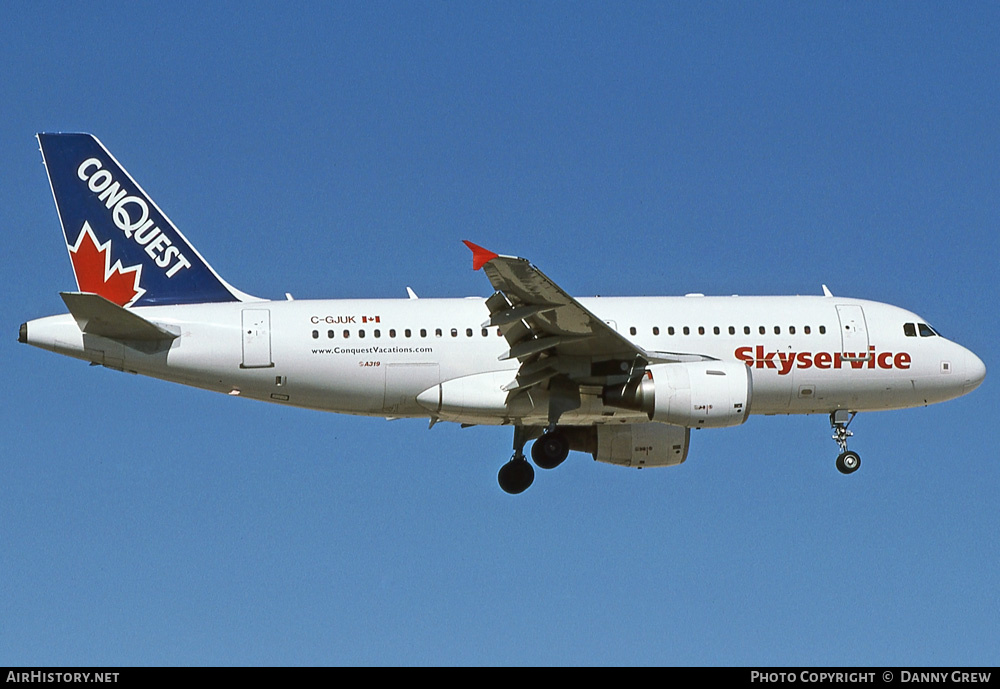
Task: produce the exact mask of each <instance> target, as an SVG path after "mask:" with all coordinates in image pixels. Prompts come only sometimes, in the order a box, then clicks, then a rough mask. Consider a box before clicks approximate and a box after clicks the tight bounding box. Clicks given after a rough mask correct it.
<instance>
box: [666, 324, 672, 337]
mask: <svg viewBox="0 0 1000 689" xmlns="http://www.w3.org/2000/svg"><path fill="white" fill-rule="evenodd" d="M673 334H674V326H672V325H668V326H667V335H673Z"/></svg>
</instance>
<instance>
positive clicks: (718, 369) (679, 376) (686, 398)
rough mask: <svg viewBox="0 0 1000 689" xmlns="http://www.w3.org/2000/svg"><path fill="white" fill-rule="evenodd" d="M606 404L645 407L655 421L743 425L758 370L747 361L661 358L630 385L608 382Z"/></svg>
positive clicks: (689, 425)
mask: <svg viewBox="0 0 1000 689" xmlns="http://www.w3.org/2000/svg"><path fill="white" fill-rule="evenodd" d="M601 397H602V399H603V401H604V404H605V405H607V406H609V407H620V408H622V409H631V410H633V411H643V412H645V413H646V414H647V415H648V416H649V420H650V421H658V422H660V423H667V424H672V425H675V426H684V427H687V428H724V427H726V426H739V425H740V424H741V423H743V422H744V421H746V420H747V415H748V414H749V413H750V404H751V400H752V399H753V376H752V375H751V372H750V369H749V367H747V366H746V364H743V363H741V362H725V361H697V362H688V363H673V364H656V365H653V366H650V367H648V368H647V369H646V371H645V372H644V373H643V375H642V376H641V377H638V378H633V379H632V380H630V381H628V382H627V383H625V384H624V385H618V386H608V387H606V388H604V391H603V393H602V395H601Z"/></svg>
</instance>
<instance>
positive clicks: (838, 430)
mask: <svg viewBox="0 0 1000 689" xmlns="http://www.w3.org/2000/svg"><path fill="white" fill-rule="evenodd" d="M856 415H857V412H848V411H847V410H846V409H838V410H837V411H835V412H833V413H832V414H830V428H832V429H833V439H834V440H835V441H837V445H839V446H840V454H839V455H837V471H839V472H840V473H842V474H853V473H854V472H855V471H857V470H858V469H859V468H860V467H861V457H860V455H858V453H857V452H852V451H851V450H848V449H847V439H848V438H850V437H851V436H852V435H854V433H852V432H851V431H849V430H847V427H848V426H849V425H850V424H851V421H853V420H854V417H855V416H856Z"/></svg>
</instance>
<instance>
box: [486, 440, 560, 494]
mask: <svg viewBox="0 0 1000 689" xmlns="http://www.w3.org/2000/svg"><path fill="white" fill-rule="evenodd" d="M540 430H541V429H540V428H537V427H525V426H515V427H514V455H513V456H512V457H511V458H510V461H509V462H507V463H506V464H504V465H503V466H502V467H500V472H499V473H498V474H497V482H498V483H499V484H500V488H502V489H503V491H504V492H505V493H510V494H511V495H517V494H518V493H523V492H524V491H526V490H528V488H529V487H530V486H531V484H532V482H533V481H534V480H535V470H534V469H533V468H532V466H531V464H529V463H528V460H527V459H525V457H524V446H525V445H526V444H527V442H528V441H529V440H531V439H532V438H538V439H537V440H535V443H534V444H533V445H532V446H531V459H532V461H533V462H534V463H535V466H537V467H538V468H539V469H555V468H556V467H557V466H559V465H560V464H562V463H563V461H564V460H565V459H566V457H567V456H568V455H569V440H567V439H566V436H565V435H563V434H562V433H560V432H559V431H558V430H556V429H554V428H552V429H550V430H548V431H546V432H544V433H542V434H541V437H539V435H538V434H539V431H540Z"/></svg>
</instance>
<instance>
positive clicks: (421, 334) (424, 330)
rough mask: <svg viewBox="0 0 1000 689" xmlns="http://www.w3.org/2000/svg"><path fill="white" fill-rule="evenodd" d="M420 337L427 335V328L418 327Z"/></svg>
mask: <svg viewBox="0 0 1000 689" xmlns="http://www.w3.org/2000/svg"><path fill="white" fill-rule="evenodd" d="M420 337H427V328H421V329H420Z"/></svg>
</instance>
